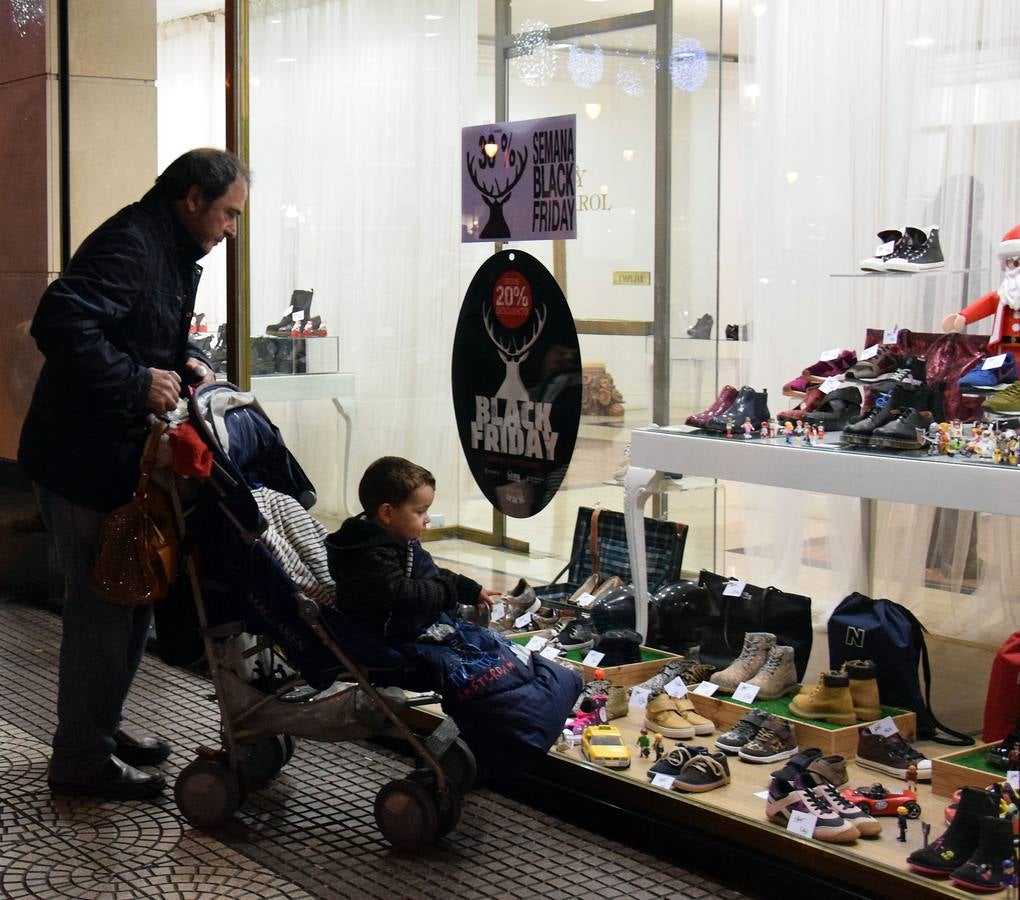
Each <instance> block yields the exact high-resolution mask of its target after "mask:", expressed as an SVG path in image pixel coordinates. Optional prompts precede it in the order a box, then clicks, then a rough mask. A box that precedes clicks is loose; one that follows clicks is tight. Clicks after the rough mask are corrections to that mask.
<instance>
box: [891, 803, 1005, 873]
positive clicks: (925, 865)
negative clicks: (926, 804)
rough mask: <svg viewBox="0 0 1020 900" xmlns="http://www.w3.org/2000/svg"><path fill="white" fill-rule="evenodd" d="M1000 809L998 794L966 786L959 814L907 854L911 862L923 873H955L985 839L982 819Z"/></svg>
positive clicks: (959, 804)
mask: <svg viewBox="0 0 1020 900" xmlns="http://www.w3.org/2000/svg"><path fill="white" fill-rule="evenodd" d="M998 813H999V811H998V808H997V805H996V802H995V798H994V797H993V796H992V795H991V794H989V793H988V792H987V791H982V790H981V789H980V788H975V787H965V788H963V789H962V790H961V791H960V799H959V801H958V803H957V808H956V815H955V816H953V821H952V822H950V824H949V827H948V828H946V830H945V831H944V832H942V834H941V835H939V837H937V838H936V839H935V840H934V841H932V842H931V843H930V844H929V845H928V846H927V847H922V848H920V849H918V850H915V851H914V852H913V853H911V854H910V856H908V857H907V865H908V866H909V867H910V868H911V869H912V870H913V871H915V872H920V873H921V874H922V875H941V876H946V875H949V874H951V873H952V872H953V871H954V870H955V869H957V868H959V867H960V866H961V865H963V864H964V863H965V862H967V861H968V860H969V859H970V858H971V857H972V856H973V855H974V851H976V850H977V848H978V844H979V843H980V841H981V823H982V822H983V821H984V820H985V819H986V818H989V817H992V816H997V815H998ZM1010 855H1011V854H1009V853H1007V854H1006V856H1010ZM1005 858H1006V857H1003V859H1005Z"/></svg>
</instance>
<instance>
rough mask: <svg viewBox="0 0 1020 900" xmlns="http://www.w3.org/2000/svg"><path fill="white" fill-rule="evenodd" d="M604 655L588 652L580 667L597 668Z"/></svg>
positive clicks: (597, 652) (592, 651) (594, 651)
mask: <svg viewBox="0 0 1020 900" xmlns="http://www.w3.org/2000/svg"><path fill="white" fill-rule="evenodd" d="M605 655H606V654H605V653H599V651H598V650H589V651H588V654H587V655H586V656H585V658H584V659H582V660H581V665H584V666H597V665H598V664H599V663H600V662H602V657H603V656H605Z"/></svg>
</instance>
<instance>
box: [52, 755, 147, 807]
mask: <svg viewBox="0 0 1020 900" xmlns="http://www.w3.org/2000/svg"><path fill="white" fill-rule="evenodd" d="M49 785H50V790H51V791H52V792H53V793H54V794H60V795H62V796H65V797H102V798H103V799H105V800H145V799H147V798H149V797H158V796H159V795H160V794H161V793H163V788H165V787H166V779H165V778H164V777H163V776H162V775H161V774H160V773H159V772H155V773H151V774H150V773H149V772H140V771H139V770H138V769H136V768H134V767H132V766H129V765H127V763H124V762H121V761H120V760H119V759H117V757H116V756H111V757H110V759H109V760H108V761H107V763H106V765H104V766H103V768H102V769H100V770H99V771H98V772H96V774H95V775H92V776H90V777H88V778H84V779H82V780H81V781H53V780H50V782H49Z"/></svg>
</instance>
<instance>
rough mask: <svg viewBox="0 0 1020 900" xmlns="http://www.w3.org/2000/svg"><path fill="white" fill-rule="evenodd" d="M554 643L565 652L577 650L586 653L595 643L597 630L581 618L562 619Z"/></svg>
mask: <svg viewBox="0 0 1020 900" xmlns="http://www.w3.org/2000/svg"><path fill="white" fill-rule="evenodd" d="M552 644H553V646H554V647H556V648H557V649H559V650H562V651H563V652H564V653H569V652H570V651H572V650H577V651H579V652H581V653H584V652H586V651H588V650H591V648H592V647H593V646H594V645H595V632H594V631H592V627H591V625H589V624H588V623H587V622H584V621H582V620H581V619H561V620H560V628H559V630H558V631H556V632H555V634H554V635H553V637H552Z"/></svg>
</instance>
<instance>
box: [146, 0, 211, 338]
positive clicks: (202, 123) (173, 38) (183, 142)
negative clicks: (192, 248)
mask: <svg viewBox="0 0 1020 900" xmlns="http://www.w3.org/2000/svg"><path fill="white" fill-rule="evenodd" d="M224 65H225V63H224V24H223V13H222V12H215V13H212V12H210V13H203V14H202V15H198V16H188V17H186V18H183V19H172V20H170V21H168V22H160V23H159V25H158V27H157V31H156V120H157V147H156V155H157V162H158V169H159V171H160V172H162V171H163V169H165V168H166V167H167V166H168V165H169V164H170V163H172V162H173V161H174V160H175V159H176V158H177V157H178V156H180V155H181V154H182V153H185V152H186V151H188V150H191V149H193V148H195V147H223V146H225V145H226V101H225V95H224V90H223V78H224V71H225V69H224ZM201 266H202V268H203V273H202V280H201V282H199V288H198V297H197V298H196V301H195V311H196V312H198V313H203V314H204V315H205V319H204V320H203V324H204V325H205V326H206V327H207V328H208V329H209V330H210V331H211V332H213V333H215V331H216V327H217V326H218V325H219V324H220V323H222V322H225V321H226V312H227V249H226V245H225V244H220V245H219V246H218V247H216V248H215V249H214V250H213V251H212V253H210V254H209V255H208V256H206V257H205V258H204V259H202V260H201Z"/></svg>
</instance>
